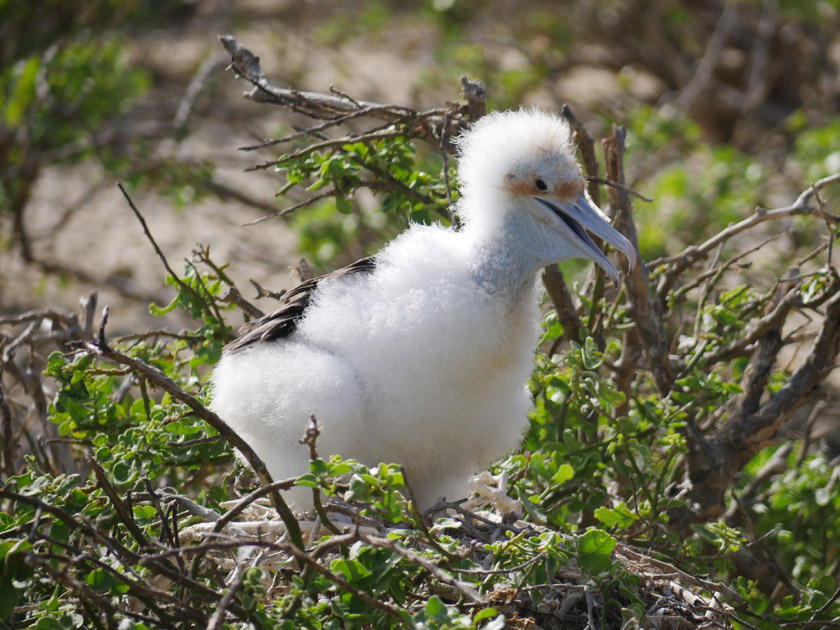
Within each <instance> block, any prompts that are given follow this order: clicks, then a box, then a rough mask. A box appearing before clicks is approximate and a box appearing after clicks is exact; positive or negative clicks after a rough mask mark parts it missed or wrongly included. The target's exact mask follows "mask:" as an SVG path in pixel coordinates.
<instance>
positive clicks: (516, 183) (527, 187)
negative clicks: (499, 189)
mask: <svg viewBox="0 0 840 630" xmlns="http://www.w3.org/2000/svg"><path fill="white" fill-rule="evenodd" d="M505 190H506V191H508V192H509V193H510V194H512V195H522V196H528V197H533V196H534V195H536V194H539V193H538V191H537V189H536V187H535V186H534V182H533V180H530V179H513V178H509V179H508V183H507V184H506V185H505Z"/></svg>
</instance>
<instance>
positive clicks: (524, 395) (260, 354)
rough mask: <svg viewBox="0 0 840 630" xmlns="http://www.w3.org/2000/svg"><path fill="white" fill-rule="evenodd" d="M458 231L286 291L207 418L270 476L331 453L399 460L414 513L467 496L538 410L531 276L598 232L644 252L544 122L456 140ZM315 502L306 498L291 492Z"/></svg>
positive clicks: (503, 116) (514, 114)
mask: <svg viewBox="0 0 840 630" xmlns="http://www.w3.org/2000/svg"><path fill="white" fill-rule="evenodd" d="M459 154H460V159H459V175H460V182H461V183H460V186H461V199H460V201H459V202H458V205H457V208H456V210H457V212H458V215H459V216H460V217H461V219H462V221H463V227H462V228H461V229H460V230H457V231H456V230H455V229H452V228H444V227H441V226H422V225H413V226H411V227H410V228H409V229H408V230H407V231H405V232H404V233H403V234H401V235H400V236H399V237H397V238H396V239H395V240H394V241H393V242H391V243H390V244H389V245H388V246H386V247H385V248H384V249H383V250H382V251H380V252H379V253H378V254H376V255H375V256H373V257H371V258H366V259H363V260H361V261H359V262H357V263H354V264H353V265H351V266H349V267H347V268H345V269H342V270H339V271H337V272H334V273H332V274H329V275H326V276H323V277H321V278H316V279H314V280H310V281H308V282H305V283H303V284H302V285H300V286H299V287H297V288H295V289H292V290H291V291H290V292H289V293H287V294H286V295H285V296H284V297H283V298H282V299H281V303H280V305H279V307H278V309H277V310H276V311H275V312H274V313H271V314H269V315H266V316H265V317H264V318H262V319H260V320H258V321H256V322H253V323H251V324H249V325H248V326H247V329H246V330H245V331H244V334H243V335H242V336H241V337H240V338H239V339H237V340H236V341H234V342H233V343H232V344H230V346H229V347H228V348H227V349H226V351H225V353H224V355H223V357H222V359H221V361H220V362H219V364H218V366H217V367H216V370H215V372H214V374H213V379H212V380H213V403H212V408H213V410H214V411H216V413H218V414H219V415H220V416H221V417H222V418H223V419H224V420H225V421H226V422H227V423H228V424H229V425H230V426H231V428H233V429H234V430H235V431H236V432H237V433H238V434H239V435H240V436H241V437H242V438H244V439H245V440H246V441H247V442H248V443H249V444H250V445H251V446H252V447H253V448H254V450H255V451H256V452H257V454H258V455H259V456H260V457H261V458H263V460H264V461H265V463H266V464H267V466H268V469H269V472H270V473H271V475H272V476H273V477H274V478H275V479H284V478H287V477H291V476H294V475H300V474H303V473H305V472H307V471H308V456H309V453H308V449H307V447H306V446H304V445H301V444H300V443H299V442H298V440H300V438H301V437H302V436H303V434H304V432H305V430H306V427H307V426H308V424H309V419H310V416H311V415H313V414H314V415H315V417H316V418H317V419H318V423H319V426H320V427H321V429H322V434H321V436H320V437H319V439H318V444H317V446H318V451H319V454H320V455H321V456H322V457H328V456H330V455H332V454H336V453H337V454H340V455H341V456H342V457H344V458H355V459H358V460H359V461H361V462H364V463H366V464H368V465H371V466H373V465H376V464H378V463H379V462H397V463H400V464H402V465H404V466H405V469H406V472H407V474H408V480H409V482H410V483H411V485H412V489H413V490H414V493H415V496H416V497H417V499H418V502H419V503H420V506H421V508H426V507H428V506H430V505H432V504H433V503H434V502H435V500H436V499H438V498H439V497H442V496H446V497H447V498H448V499H450V500H455V499H459V498H463V497H464V496H466V493H467V484H468V481H469V477H470V474H471V473H475V472H477V471H478V470H479V469H480V468H481V467H482V466H485V465H487V464H488V463H490V462H492V461H493V460H495V459H498V458H499V457H501V456H503V455H504V454H505V453H507V452H509V451H511V450H512V449H514V448H515V447H516V445H517V443H518V441H519V440H520V438H521V435H522V432H523V431H524V429H525V428H526V426H527V415H528V412H529V410H530V409H531V405H532V401H531V398H530V396H529V393H528V391H527V388H526V382H527V380H528V377H529V375H530V373H531V371H532V369H533V365H534V353H535V348H536V345H537V341H538V339H539V327H540V312H539V308H538V306H539V289H538V283H537V279H538V277H539V272H540V270H541V269H542V268H543V267H545V266H546V265H549V264H554V263H558V262H562V261H564V260H567V259H569V258H573V257H580V258H587V259H590V260H592V261H594V262H595V263H597V264H598V265H600V266H601V267H602V268H603V269H604V270H605V271H606V272H607V273H608V274H609V275H610V277H611V278H612V279H613V281H614V282H616V284H617V283H618V281H619V276H618V272H617V270H616V268H615V266H613V264H612V263H611V262H610V261H609V260H608V259H607V258H606V256H604V254H603V253H602V252H601V251H600V250H599V249H598V248H597V247H596V246H595V245H594V244H593V242H592V240H591V239H590V237H589V235H588V234H587V231H589V232H591V233H592V234H594V235H595V236H597V237H599V238H601V239H603V240H604V241H605V242H607V243H609V244H610V245H612V246H613V247H615V248H616V249H617V250H619V251H621V252H622V253H624V255H625V256H627V258H628V261H629V264H630V267H631V268H632V266H633V264H634V263H635V258H636V254H635V250H634V248H633V246H632V245H631V244H630V242H628V241H627V239H625V238H624V237H623V236H622V235H621V234H619V233H618V232H617V231H616V230H615V229H613V228H612V227H611V226H610V225H609V223H608V222H607V221H606V219H605V218H604V217H603V215H602V214H601V212H600V211H599V210H598V209H597V208H595V207H593V205H592V204H591V203H590V202H589V201H587V199H586V197H585V193H584V183H585V181H584V179H583V177H582V175H581V170H580V166H579V164H578V162H577V160H576V159H575V156H574V146H573V145H572V142H571V138H570V131H569V127H568V124H567V123H566V122H565V121H564V120H562V119H561V118H558V117H556V116H554V115H551V114H547V113H543V112H540V111H536V110H520V111H509V112H504V113H495V114H490V115H488V116H485V117H484V118H482V119H480V120H479V121H477V122H476V123H475V124H474V125H473V126H472V128H471V129H470V130H469V131H467V132H466V133H465V134H463V135H462V136H461V138H460V139H459ZM285 496H286V498H287V500H289V501H290V503H291V504H292V505H293V506H294V507H296V508H298V509H308V508H309V507H310V506H311V491H310V490H309V489H308V488H300V489H294V490H291V491H289V492H287V493H286V494H285Z"/></svg>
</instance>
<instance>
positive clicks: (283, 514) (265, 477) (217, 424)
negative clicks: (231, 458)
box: [82, 307, 304, 549]
mask: <svg viewBox="0 0 840 630" xmlns="http://www.w3.org/2000/svg"><path fill="white" fill-rule="evenodd" d="M107 321H108V316H107V307H106V311H105V313H104V314H103V318H102V324H101V326H100V330H99V340H98V341H97V342H91V341H85V342H83V344H82V345H83V346H84V347H85V348H87V349H88V350H90V351H91V352H92V353H93V354H95V355H96V356H100V357H102V358H103V359H105V360H106V361H110V362H112V363H117V364H119V365H125V366H128V367H130V368H131V369H132V370H134V371H135V372H137V373H138V374H140V375H142V376H144V377H145V378H146V380H147V381H148V382H150V383H153V384H154V385H156V386H157V387H159V388H161V389H162V390H164V391H165V392H167V393H169V394H170V395H171V396H172V397H173V398H175V399H176V400H178V401H180V402H182V403H184V404H185V405H187V406H188V407H189V408H190V409H191V410H192V411H193V413H194V414H195V415H196V417H197V418H200V419H201V420H204V421H205V422H206V423H207V424H209V425H210V426H211V427H213V428H214V429H215V430H216V431H218V432H219V433H221V434H222V435H224V436H225V439H227V440H228V441H229V442H230V443H231V444H232V445H233V446H234V447H235V448H237V449H238V450H239V451H240V452H241V453H242V455H244V456H245V459H247V460H248V463H249V464H250V465H251V467H252V468H253V469H254V472H255V473H256V474H257V478H258V479H259V480H260V482H262V484H263V485H264V486H271V485H272V483H273V481H272V479H271V475H270V474H269V472H268V468H266V466H265V463H264V462H263V461H262V459H260V457H259V456H258V455H257V454H256V453H255V452H254V449H252V448H251V446H250V445H249V444H248V443H247V442H246V441H245V440H243V439H242V438H241V437H239V435H238V434H237V433H235V432H234V431H233V430H232V429H231V428H230V427H229V426H228V425H227V423H225V421H224V420H222V419H221V418H220V417H219V416H218V415H217V414H216V413H214V412H212V411H210V410H209V409H207V408H206V407H205V406H204V405H202V404H201V403H200V402H198V400H197V399H196V398H195V397H194V396H191V395H190V394H188V393H187V392H185V391H184V390H183V389H181V388H180V387H179V386H178V385H177V384H176V383H175V382H174V381H173V380H172V379H170V378H169V377H168V376H166V374H164V373H163V372H161V371H160V370H159V369H157V368H155V367H153V366H151V365H147V364H146V363H143V362H142V361H139V360H137V359H134V358H132V357H129V356H127V355H125V354H122V353H121V352H118V351H116V350H114V349H113V348H111V347H110V346H109V345H108V344H107V342H106V341H105V330H104V329H105V324H106V323H107ZM269 496H270V498H271V503H272V505H273V506H274V508H275V509H276V510H277V512H278V513H279V514H280V518H281V519H282V520H283V523H284V524H285V525H286V528H287V529H288V531H289V538H290V540H291V541H292V544H294V545H296V546H297V547H299V548H300V549H304V544H303V536H302V535H301V531H300V526H299V525H298V522H297V520H296V519H295V517H294V514H292V511H291V510H290V509H289V506H288V505H286V502H285V501H284V500H283V498H282V497H281V496H280V494H279V493H278V492H277V489H276V488H275V489H272V490H271V491H270V492H269Z"/></svg>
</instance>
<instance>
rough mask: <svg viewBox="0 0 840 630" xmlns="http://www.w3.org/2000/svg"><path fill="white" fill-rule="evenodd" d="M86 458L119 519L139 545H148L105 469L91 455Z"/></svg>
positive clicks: (129, 509)
mask: <svg viewBox="0 0 840 630" xmlns="http://www.w3.org/2000/svg"><path fill="white" fill-rule="evenodd" d="M87 460H88V465H89V466H90V467H91V469H92V470H93V474H94V475H96V481H97V483H99V487H100V488H102V490H103V491H104V492H105V494H106V495H107V496H108V500H109V501H111V503H112V504H113V505H114V508H115V509H116V510H117V514H118V515H119V517H120V521H122V523H123V524H124V525H125V526H126V528H127V529H128V531H129V533H130V534H131V536H132V537H133V538H134V540H136V541H137V543H138V544H139V545H140V546H141V547H146V546H148V545H149V541H148V540H147V539H146V535H145V534H144V533H143V530H142V529H140V526H139V525H137V523H135V522H134V515H133V514H132V513H131V508H129V507H128V506H126V505H125V503H123V501H122V499H120V497H119V495H118V494H117V491H116V490H115V489H114V486H112V485H111V482H110V481H108V478H107V477H106V476H105V471H104V470H102V467H101V466H100V465H99V463H98V462H97V461H96V459H94V457H93V455H88V457H87Z"/></svg>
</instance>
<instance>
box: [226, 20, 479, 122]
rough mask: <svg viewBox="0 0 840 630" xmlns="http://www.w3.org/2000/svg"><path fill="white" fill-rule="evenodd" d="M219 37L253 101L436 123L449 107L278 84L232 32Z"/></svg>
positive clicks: (321, 113) (336, 115)
mask: <svg viewBox="0 0 840 630" xmlns="http://www.w3.org/2000/svg"><path fill="white" fill-rule="evenodd" d="M219 39H220V40H221V42H222V46H224V48H225V50H227V51H228V53H230V56H231V64H230V67H231V68H232V69H233V70H234V72H236V73H237V74H238V75H239V76H241V77H243V78H245V79H246V80H247V81H249V82H250V83H251V84H253V85H254V89H253V90H251V91H250V92H247V93H246V94H245V97H246V98H249V99H251V100H254V101H257V102H261V103H273V104H275V105H281V106H283V107H287V108H289V109H291V110H292V111H295V112H298V113H301V114H305V115H306V116H309V117H310V118H321V119H323V118H326V119H328V120H336V119H341V118H343V117H345V116H347V115H348V114H359V113H361V114H363V115H365V116H368V117H370V118H376V119H379V120H386V121H391V122H398V121H410V120H416V119H423V120H426V121H428V122H429V123H432V125H433V126H437V125H438V124H439V123H440V120H441V119H442V118H443V117H444V116H445V115H446V112H449V111H452V110H453V107H444V108H438V109H431V110H428V111H425V112H417V111H415V110H414V109H411V108H410V107H402V106H399V105H383V104H381V103H371V102H368V101H356V100H352V99H350V98H348V97H346V96H343V95H335V94H318V93H315V92H301V91H299V90H292V89H283V88H278V87H275V86H274V85H272V84H271V82H270V81H269V80H268V79H267V78H266V76H265V75H264V74H263V72H262V70H261V69H260V60H259V58H258V57H256V56H255V55H254V54H253V53H252V52H251V51H249V50H248V49H247V48H245V47H243V46H242V45H241V44H240V43H239V42H238V41H237V40H236V38H235V37H234V36H233V35H229V34H225V35H220V36H219ZM465 95H466V96H467V98H469V93H466V91H465ZM454 110H455V111H456V112H458V114H459V116H458V123H459V125H466V120H465V113H466V110H467V107H466V106H462V107H457V106H456V107H454Z"/></svg>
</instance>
